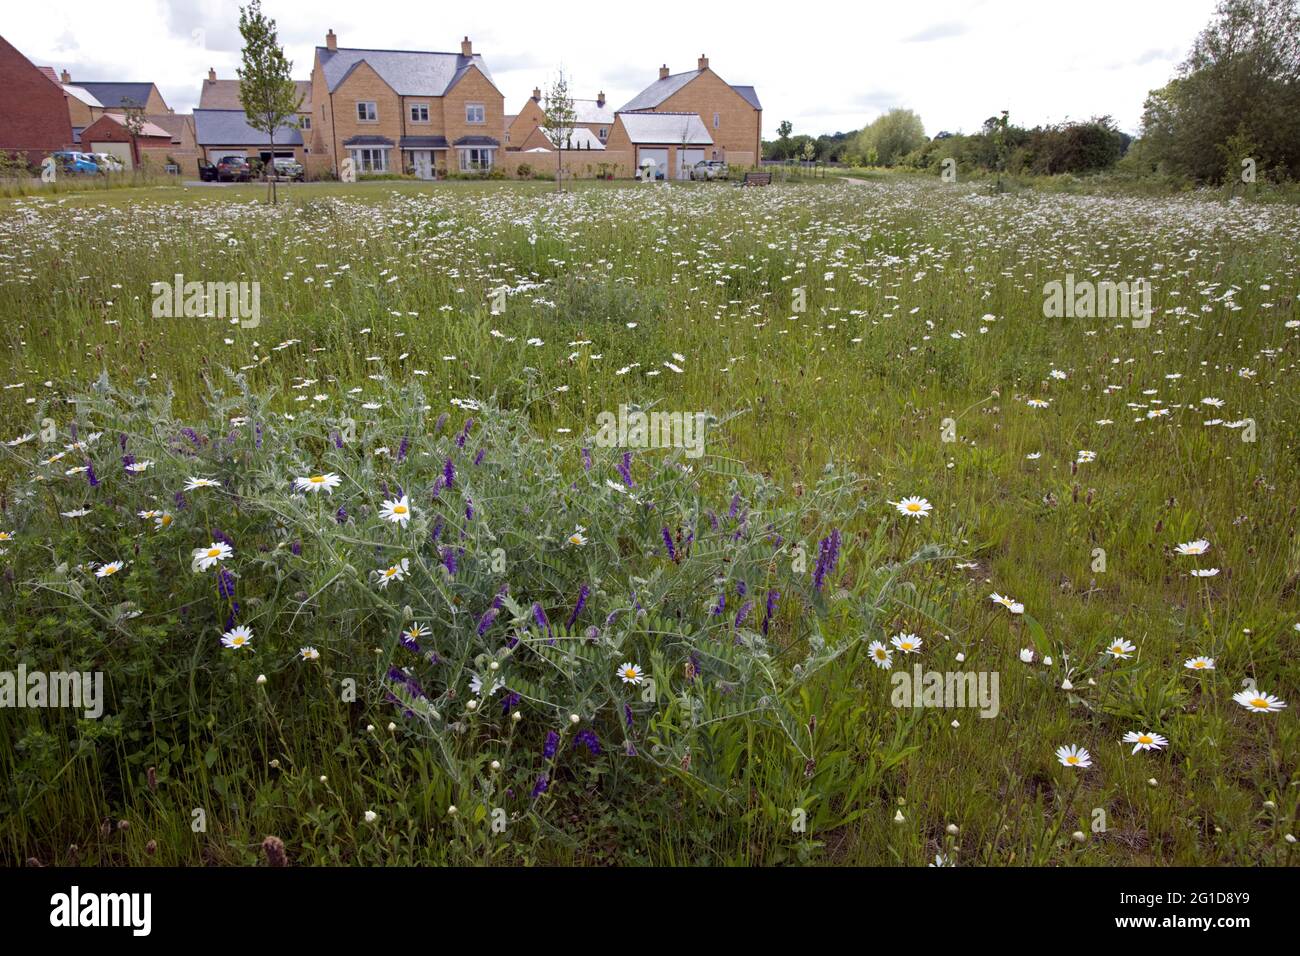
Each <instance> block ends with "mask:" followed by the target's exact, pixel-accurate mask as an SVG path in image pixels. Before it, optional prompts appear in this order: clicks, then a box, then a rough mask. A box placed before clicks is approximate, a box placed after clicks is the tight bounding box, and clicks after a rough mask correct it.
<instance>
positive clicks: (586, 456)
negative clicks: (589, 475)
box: [582, 448, 591, 471]
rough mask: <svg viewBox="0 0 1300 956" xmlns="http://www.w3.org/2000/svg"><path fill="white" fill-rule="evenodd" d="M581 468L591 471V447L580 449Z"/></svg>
mask: <svg viewBox="0 0 1300 956" xmlns="http://www.w3.org/2000/svg"><path fill="white" fill-rule="evenodd" d="M582 470H583V471H591V449H590V448H584V449H582Z"/></svg>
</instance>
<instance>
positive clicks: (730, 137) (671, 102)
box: [609, 53, 763, 176]
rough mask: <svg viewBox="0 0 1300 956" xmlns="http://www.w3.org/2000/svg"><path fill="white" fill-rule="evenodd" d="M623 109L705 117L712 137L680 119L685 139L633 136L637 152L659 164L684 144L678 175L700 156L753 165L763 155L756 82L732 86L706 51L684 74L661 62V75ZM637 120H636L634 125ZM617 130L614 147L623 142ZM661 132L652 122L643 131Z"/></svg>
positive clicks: (676, 157) (674, 165)
mask: <svg viewBox="0 0 1300 956" xmlns="http://www.w3.org/2000/svg"><path fill="white" fill-rule="evenodd" d="M618 112H619V114H629V113H676V114H684V113H694V114H696V115H697V116H698V117H699V118H700V122H701V123H702V124H703V126H704V129H705V130H706V131H707V137H701V136H700V135H699V131H698V130H697V129H695V128H694V125H693V124H691V125H690V126H689V128H688V126H687V124H685V123H678V124H676V125H678V126H681V130H682V133H683V136H684V137H685V138H677V139H674V140H670V142H669V143H644V144H642V143H638V142H637V141H636V137H635V135H634V136H633V137H632V145H633V146H635V147H636V148H637V150H638V154H640V153H641V152H644V153H645V156H646V157H647V158H653V159H654V160H655V162H656V163H660V164H662V163H664V162H667V161H668V160H669V157H668V155H667V147H668V146H669V145H670V144H671V143H676V144H677V145H678V146H679V147H680V149H674V150H672V153H673V157H672V159H673V162H672V166H671V167H670V168H673V169H674V170H675V171H676V175H678V176H681V175H683V170H685V169H687V168H689V165H691V164H693V163H695V162H698V161H699V160H701V159H720V160H725V161H726V162H727V163H729V164H730V165H732V166H754V165H757V163H758V161H759V158H760V157H761V156H762V155H763V147H762V136H763V107H762V105H761V104H760V103H759V101H758V93H757V92H755V90H754V88H753V87H752V86H732V85H731V84H730V83H728V82H727V81H726V80H724V79H723V78H722V77H720V76H718V74H717V73H714V72H713V70H712V69H710V68H709V58H708V57H707V56H705V55H704V54H702V53H701V54H700V58H699V60H698V61H697V63H696V68H695V69H694V70H690V71H688V72H685V73H670V72H669V71H668V66H667V65H666V64H665V65H664V66H661V67H660V68H659V79H658V80H656V81H655V82H653V83H651V84H650V85H649V86H647V87H646V88H645V89H644V90H642V91H641V92H640V93H638V94H637V95H636V96H634V97H633V98H632V99H631V100H629V101H628V102H627V103H624V104H623V106H622V107H621V108H620V109H619V111H618ZM636 123H637V121H633V122H632V124H631V125H636ZM623 125H628V124H623ZM670 125H671V124H670ZM629 132H630V130H629ZM618 134H619V139H620V143H618V144H617V146H616V144H615V143H614V142H613V139H614V134H613V133H611V141H610V144H609V145H610V148H622V147H623V145H624V142H625V141H624V140H623V136H622V131H621V130H620V131H618ZM662 134H663V131H662V130H661V129H660V128H659V126H658V124H653V131H651V132H648V133H646V134H644V135H652V136H654V135H662ZM703 140H707V141H703Z"/></svg>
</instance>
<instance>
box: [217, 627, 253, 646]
mask: <svg viewBox="0 0 1300 956" xmlns="http://www.w3.org/2000/svg"><path fill="white" fill-rule="evenodd" d="M252 640H253V629H252V628H250V627H247V626H245V625H243V624H240V625H238V626H237V627H232V628H231V629H230V630H228V631H226V633H224V634H222V635H221V643H222V645H223V646H224V647H227V648H229V649H230V650H233V651H238V650H242V649H243V648H245V647H248V646H249V644H250V643H251V642H252Z"/></svg>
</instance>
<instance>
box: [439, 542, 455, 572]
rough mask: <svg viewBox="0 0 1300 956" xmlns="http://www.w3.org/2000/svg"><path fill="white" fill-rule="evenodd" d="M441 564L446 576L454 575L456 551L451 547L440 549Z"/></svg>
mask: <svg viewBox="0 0 1300 956" xmlns="http://www.w3.org/2000/svg"><path fill="white" fill-rule="evenodd" d="M442 563H443V566H444V567H446V569H447V573H448V574H450V575H453V576H454V575H455V574H456V549H455V548H453V547H451V545H448V546H447V547H445V548H443V549H442Z"/></svg>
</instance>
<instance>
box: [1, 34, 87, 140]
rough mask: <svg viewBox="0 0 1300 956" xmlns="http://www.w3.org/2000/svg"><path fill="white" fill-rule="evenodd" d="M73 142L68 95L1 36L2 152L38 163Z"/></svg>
mask: <svg viewBox="0 0 1300 956" xmlns="http://www.w3.org/2000/svg"><path fill="white" fill-rule="evenodd" d="M72 144H73V138H72V122H71V120H70V119H69V118H68V104H67V96H66V94H65V93H64V92H63V91H62V90H61V89H59V87H58V85H57V84H54V83H51V82H50V79H49V77H48V76H46V75H45V74H43V73H42V72H41V70H40V69H39V68H38V67H37V66H36V65H35V64H33V63H32V62H31V61H30V60H28V59H27V57H25V56H23V55H22V54H21V53H19V52H18V51H17V50H16V49H14V47H12V46H11V45H10V44H9V43H8V42H7V41H6V40H5V39H4V37H0V152H3V153H21V154H22V155H23V157H24V158H25V159H26V160H27V162H28V164H29V165H33V166H35V165H39V164H40V162H41V161H42V160H43V159H44V158H45V157H46V156H48V155H49V154H50V153H53V152H55V151H57V150H60V149H68V148H69V147H71V146H72Z"/></svg>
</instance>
